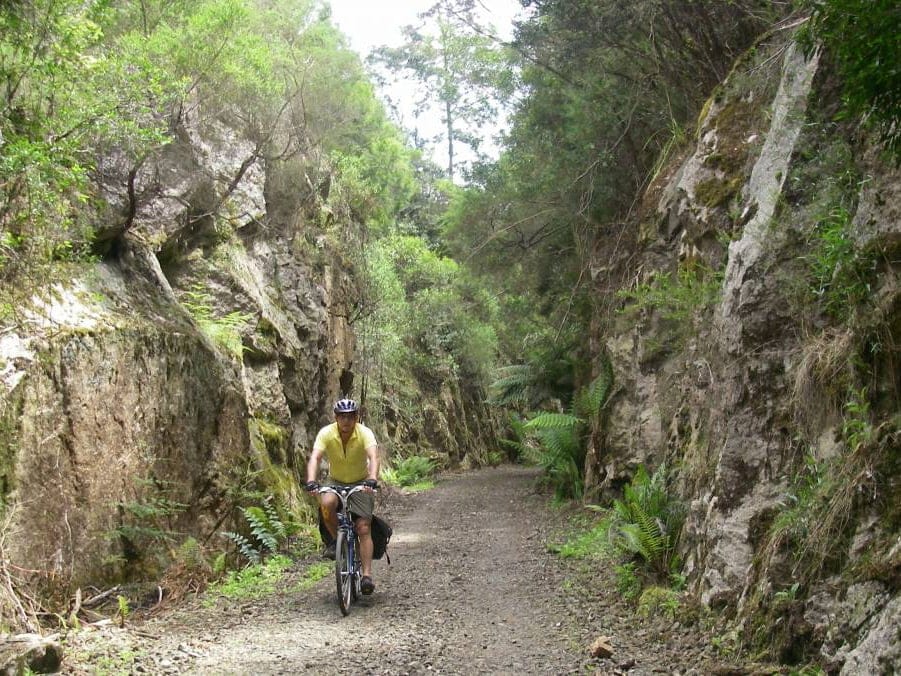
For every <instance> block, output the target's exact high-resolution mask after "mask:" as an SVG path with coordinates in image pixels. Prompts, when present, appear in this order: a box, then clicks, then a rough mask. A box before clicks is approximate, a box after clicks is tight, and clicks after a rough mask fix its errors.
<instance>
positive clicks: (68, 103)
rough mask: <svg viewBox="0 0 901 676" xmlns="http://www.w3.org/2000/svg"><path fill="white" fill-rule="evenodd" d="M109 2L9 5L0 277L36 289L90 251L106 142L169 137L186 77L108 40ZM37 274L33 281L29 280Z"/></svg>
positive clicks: (132, 148) (0, 47) (132, 151)
mask: <svg viewBox="0 0 901 676" xmlns="http://www.w3.org/2000/svg"><path fill="white" fill-rule="evenodd" d="M103 5H104V3H100V2H76V1H74V0H35V1H34V2H28V3H20V2H11V3H3V4H2V5H0V72H2V74H3V81H4V83H5V86H4V91H3V94H2V104H3V105H2V107H0V139H2V141H0V177H2V178H0V283H2V284H3V285H4V287H6V290H7V292H17V293H18V292H19V291H20V290H21V291H22V292H24V293H28V291H29V290H30V291H31V292H34V289H35V288H37V287H38V286H39V284H38V283H37V282H36V281H35V280H39V279H41V278H42V277H45V276H46V267H47V266H49V265H51V264H53V263H54V262H56V261H58V260H61V259H71V258H73V257H74V258H79V257H82V256H84V255H86V254H87V253H89V244H90V240H91V237H92V235H93V227H92V223H93V220H94V217H95V216H96V214H95V213H94V212H93V207H94V194H93V193H94V190H93V187H92V185H91V181H90V179H91V175H92V172H93V171H94V170H95V168H96V167H95V162H96V159H97V157H98V154H97V150H98V148H100V149H103V148H108V147H110V146H111V145H115V146H118V147H119V148H120V149H122V150H123V151H124V153H125V155H126V157H128V158H132V157H137V156H143V155H145V154H146V153H148V152H149V151H150V150H151V149H152V148H155V147H158V146H159V144H160V143H161V142H162V140H163V139H164V137H165V129H166V121H165V119H164V117H162V116H160V115H159V114H158V109H159V108H160V107H164V106H166V105H167V103H168V102H170V101H171V100H172V97H173V93H174V92H175V91H176V90H177V85H173V84H172V83H171V82H170V81H167V79H166V78H165V77H164V75H163V74H162V73H161V71H159V69H156V68H154V67H151V66H149V65H148V64H147V63H146V62H144V61H140V60H138V61H132V60H131V59H130V58H129V55H128V54H125V53H123V52H120V51H119V50H116V49H110V50H107V49H104V48H103V47H104V46H103V31H102V24H101V21H102V16H103V14H102V11H101V10H102V8H103ZM26 280H28V284H27V285H26V287H25V288H24V289H20V284H21V283H22V282H24V281H26Z"/></svg>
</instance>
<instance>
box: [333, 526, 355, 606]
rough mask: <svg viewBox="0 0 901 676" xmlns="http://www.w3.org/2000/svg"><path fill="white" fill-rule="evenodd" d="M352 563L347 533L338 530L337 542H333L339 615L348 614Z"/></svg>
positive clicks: (351, 592)
mask: <svg viewBox="0 0 901 676" xmlns="http://www.w3.org/2000/svg"><path fill="white" fill-rule="evenodd" d="M353 577H354V576H353V561H352V560H351V558H350V541H349V540H348V538H347V533H345V532H344V531H343V530H340V529H339V530H338V540H337V542H335V582H336V583H337V587H338V605H339V606H340V608H341V613H342V614H344V615H347V613H349V612H350V604H351V602H352V600H353V599H352V594H353V585H354V579H353Z"/></svg>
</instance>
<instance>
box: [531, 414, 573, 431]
mask: <svg viewBox="0 0 901 676" xmlns="http://www.w3.org/2000/svg"><path fill="white" fill-rule="evenodd" d="M584 422H585V421H584V420H582V419H581V418H579V417H577V416H574V415H571V414H569V413H551V412H549V411H543V412H541V413H538V414H537V415H536V416H535V417H533V418H531V419H530V420H529V421H528V422H527V423H526V424H525V428H526V429H527V430H547V429H557V430H559V429H573V428H575V427H576V426H578V425H580V424H582V423H584Z"/></svg>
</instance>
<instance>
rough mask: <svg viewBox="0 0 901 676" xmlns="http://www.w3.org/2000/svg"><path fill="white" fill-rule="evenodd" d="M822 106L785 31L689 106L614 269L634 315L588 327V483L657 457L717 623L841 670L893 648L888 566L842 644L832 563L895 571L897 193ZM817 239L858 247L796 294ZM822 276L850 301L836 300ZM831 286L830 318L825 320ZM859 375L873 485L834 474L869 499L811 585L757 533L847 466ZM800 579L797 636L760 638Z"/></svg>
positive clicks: (847, 606) (824, 83)
mask: <svg viewBox="0 0 901 676" xmlns="http://www.w3.org/2000/svg"><path fill="white" fill-rule="evenodd" d="M837 103H838V92H837V89H836V88H835V84H834V82H832V81H831V77H830V76H829V73H828V69H827V68H824V67H823V65H822V64H821V63H820V57H819V55H818V54H813V55H811V56H810V57H809V58H808V57H805V56H804V55H803V54H802V53H801V52H800V50H799V49H798V48H797V47H796V46H795V45H794V43H793V42H792V39H791V36H790V35H775V36H773V37H770V38H768V39H766V40H764V41H763V42H762V43H761V44H760V45H758V46H757V47H756V48H755V50H754V51H753V52H752V53H750V54H749V55H748V56H747V57H746V58H745V59H744V60H743V61H742V62H741V63H739V64H737V65H736V67H735V69H734V71H733V72H732V74H731V75H730V76H729V79H728V80H727V81H726V82H725V83H724V84H723V85H722V86H721V87H720V89H719V90H718V91H717V92H716V93H715V94H714V96H713V97H712V98H711V100H710V101H709V102H708V104H707V106H705V109H704V111H703V113H702V116H701V119H700V121H699V130H698V137H697V144H696V145H695V146H694V147H693V148H690V149H689V150H688V151H687V152H686V153H684V154H683V156H682V157H681V158H680V159H678V160H677V161H676V162H674V163H672V164H671V166H670V167H669V169H668V172H669V173H668V174H664V175H663V176H661V177H660V178H658V180H657V182H656V184H655V185H654V186H652V188H651V190H649V193H648V195H647V196H646V200H645V211H644V216H643V220H642V222H641V223H639V224H637V225H638V228H639V235H638V237H637V242H636V247H637V248H638V249H639V251H640V252H641V254H640V257H639V259H638V260H639V263H638V266H637V267H636V266H635V264H634V259H633V261H632V262H630V263H628V264H625V263H624V264H623V265H622V266H621V267H620V269H619V270H618V272H619V273H620V275H621V278H624V279H628V280H630V282H629V284H627V285H624V286H620V289H625V290H626V292H627V293H626V295H627V296H628V297H629V298H631V299H633V301H634V299H635V298H638V301H637V302H623V303H622V305H621V308H620V311H619V313H618V314H611V315H610V316H608V317H607V318H605V319H604V320H603V321H602V322H601V323H602V324H604V325H605V326H606V327H607V328H606V329H605V332H606V334H607V340H606V343H605V346H604V348H605V351H606V354H607V355H608V357H609V358H610V360H611V361H612V363H613V367H614V371H615V374H616V379H617V388H616V390H615V394H614V396H613V398H612V399H611V401H610V403H609V405H608V408H609V411H608V425H607V429H606V436H605V439H604V444H603V448H602V449H601V450H600V451H599V452H598V453H596V454H595V455H594V456H590V457H591V462H592V465H593V466H591V467H588V468H586V469H587V473H588V475H589V476H592V477H597V483H596V485H595V486H593V487H592V489H593V491H594V493H595V494H598V493H602V492H603V491H604V490H605V488H607V487H615V486H616V485H617V484H618V483H619V482H621V481H623V480H626V479H627V477H628V476H629V475H630V473H631V472H632V471H633V470H634V468H635V467H636V466H637V465H638V464H639V463H646V464H651V465H653V466H658V465H660V464H663V463H665V464H667V466H669V467H670V468H671V469H672V476H674V478H675V481H676V485H675V486H674V490H676V491H677V492H678V493H679V494H680V495H681V496H682V497H683V498H684V500H685V501H686V503H687V504H688V505H690V511H689V517H688V521H687V524H686V530H685V533H684V535H683V544H682V546H683V553H684V557H685V564H686V566H685V572H686V573H687V575H688V578H689V583H690V585H691V588H692V589H693V591H694V592H696V593H697V595H698V596H699V597H700V599H701V600H702V601H703V602H704V603H706V604H709V605H712V606H716V607H722V608H726V609H728V611H729V612H730V613H731V614H732V616H734V617H736V618H737V619H738V620H740V621H741V623H742V625H741V626H742V628H743V631H744V632H745V636H746V640H747V641H748V642H755V641H759V642H761V643H764V642H765V641H764V640H763V639H764V638H767V639H770V638H773V636H776V637H777V638H778V640H776V641H775V643H777V645H776V650H777V651H778V650H781V651H782V655H781V656H782V657H783V658H785V659H789V658H790V657H792V656H795V657H796V658H797V657H799V656H800V654H801V653H803V652H804V651H807V654H809V653H810V651H813V652H816V651H817V650H822V652H823V655H826V656H827V658H828V660H832V664H833V665H834V666H835V667H836V668H840V667H841V666H842V665H845V668H846V669H851V670H852V671H853V669H852V668H851V665H852V664H858V665H859V664H861V662H855V660H857V659H861V660H864V662H863V663H866V660H868V659H877V660H878V659H882V660H888V661H887V662H885V664H894V665H895V667H897V666H898V660H899V652H898V642H897V636H895V637H894V639H893V640H891V639H890V640H888V641H886V640H885V630H884V625H885V624H886V623H888V622H891V621H892V617H895V616H896V615H897V596H896V594H897V586H896V582H892V581H891V580H892V579H894V580H895V581H896V580H897V577H896V576H895V577H893V575H894V574H888V575H886V574H884V573H883V574H881V577H880V581H879V582H872V581H870V582H868V583H867V584H875V589H876V590H877V592H876V598H878V599H879V601H878V602H874V603H872V604H871V605H870V607H869V611H868V612H867V613H866V617H863V618H858V619H859V620H860V621H858V622H857V623H856V624H855V628H854V630H853V631H845V632H844V634H843V633H842V631H840V629H839V628H840V627H842V626H844V627H845V630H847V628H848V626H849V624H850V623H851V621H850V620H848V616H849V614H851V613H853V611H852V610H851V608H852V607H853V606H854V604H853V603H851V602H846V601H844V600H843V599H845V598H846V595H847V594H848V593H849V590H852V591H853V590H855V589H856V587H855V585H857V584H859V582H858V581H857V580H856V579H854V578H853V576H849V575H844V576H843V575H842V574H841V569H844V570H849V569H850V568H852V567H854V566H855V565H857V564H861V562H862V558H861V557H863V556H864V553H863V549H862V548H861V547H860V544H861V542H868V543H870V544H873V543H876V542H879V543H880V546H883V547H884V549H883V550H882V551H881V552H880V554H879V556H880V557H882V558H880V561H882V564H883V565H884V566H886V567H887V568H888V569H889V570H897V565H898V552H897V549H898V548H897V545H896V546H895V547H894V550H892V548H891V541H892V539H893V538H894V539H895V540H896V539H897V523H896V522H895V523H893V522H892V521H891V518H888V517H886V507H885V505H886V503H888V504H895V505H897V500H898V497H897V484H896V479H894V478H893V477H892V476H890V475H886V474H887V472H886V470H887V466H886V465H885V462H890V461H888V460H886V458H889V457H891V456H892V455H894V454H896V453H897V448H898V443H899V439H898V433H897V429H898V420H897V412H898V403H897V402H898V393H899V376H898V369H897V364H898V361H897V358H898V344H899V342H898V341H899V312H898V310H899V305H901V294H899V286H898V282H897V278H898V272H899V255H898V254H899V241H901V218H899V209H901V199H899V197H901V196H899V187H898V186H899V183H901V182H899V174H898V172H897V170H896V169H894V168H893V167H892V166H891V165H889V164H886V163H884V162H883V161H882V160H880V159H879V158H878V157H877V153H876V152H874V151H873V149H872V148H869V147H868V146H867V145H866V141H865V140H862V138H861V137H860V136H859V135H858V134H857V133H855V131H854V130H853V129H852V128H851V127H843V126H842V125H840V124H836V123H835V122H833V116H834V113H835V110H836V106H837ZM832 225H841V226H842V228H843V232H844V233H845V234H846V238H845V239H844V240H842V241H844V242H846V243H847V242H851V241H853V242H854V243H855V247H856V250H858V251H863V252H866V253H865V254H862V255H861V256H860V257H858V258H855V259H853V260H852V259H851V257H850V256H849V257H848V259H847V260H844V261H841V262H839V263H838V265H837V267H836V268H835V270H834V271H833V272H831V273H830V274H831V275H832V280H831V283H832V286H830V280H829V279H822V278H819V284H820V287H819V288H813V287H816V284H817V282H816V281H814V278H815V277H816V273H815V272H812V270H814V269H815V268H816V265H817V264H818V262H821V261H823V260H824V259H826V258H829V256H834V254H835V250H834V249H829V246H832V245H834V242H832V243H831V244H830V245H829V246H826V245H824V239H826V235H824V233H825V232H827V231H828V232H829V233H831V234H830V235H829V236H830V237H838V235H837V233H838V229H835V228H833V230H828V229H829V228H830V227H831V226H832ZM849 249H850V247H849V248H848V249H846V251H847V250H849ZM830 251H831V253H829V252H830ZM861 258H863V259H865V265H863V264H861ZM830 261H832V259H830ZM832 262H834V261H832ZM852 264H853V265H861V270H863V268H866V271H865V272H861V273H860V274H859V275H857V276H855V277H854V280H853V284H852V283H851V282H850V281H849V280H848V279H847V278H845V279H842V278H840V275H841V274H842V270H841V268H842V266H845V267H844V270H845V271H847V270H848V269H849V266H850V265H852ZM677 270H679V271H680V272H678V273H677V272H676V271H677ZM654 275H657V277H655V276H654ZM680 275H682V276H681V277H680ZM611 276H612V275H611ZM664 278H665V279H667V280H669V281H668V282H667V284H669V286H668V287H667V288H665V289H664V290H665V293H664V294H661V296H658V297H657V300H656V301H654V302H647V301H646V300H645V302H642V299H641V293H640V291H636V289H637V287H636V285H637V284H639V283H641V282H646V283H649V284H651V285H652V286H653V285H657V287H658V288H661V282H660V280H661V279H664ZM840 282H841V283H842V284H845V283H847V284H848V285H849V286H853V285H860V289H859V290H860V291H861V293H859V294H858V295H857V296H855V297H854V298H853V299H852V298H851V297H850V295H841V294H840V293H839V291H838V289H839V286H838V285H839V283H840ZM607 283H608V284H609V283H610V282H609V281H608V282H607ZM645 288H647V287H645ZM607 291H609V289H607ZM818 293H819V297H817V294H818ZM842 293H844V292H842ZM829 294H837V295H835V296H830V297H831V298H832V299H833V300H834V301H835V303H836V304H841V303H844V304H845V305H844V306H843V307H842V308H839V307H837V306H832V307H831V310H830V311H829V312H824V311H823V307H824V304H823V303H824V299H825V298H826V297H827V296H829ZM660 297H663V298H664V299H665V300H662V301H661V300H660ZM855 364H856V365H855ZM864 372H865V373H866V374H867V375H866V376H865V378H866V383H865V386H866V387H867V392H868V395H867V396H868V401H869V402H871V408H869V409H868V414H869V416H870V417H869V419H868V421H867V423H866V424H867V425H870V427H869V428H868V429H870V430H874V432H873V435H872V436H871V437H869V438H868V439H869V441H868V443H869V444H870V448H872V449H874V450H872V457H874V458H882V459H883V460H880V461H877V460H873V461H872V462H871V463H870V465H869V471H871V472H873V478H872V480H869V479H866V478H862V476H863V475H860V476H858V475H854V477H853V479H852V478H851V477H847V476H846V477H842V476H841V475H839V476H838V477H837V480H838V481H842V480H847V481H859V484H858V485H857V488H858V489H859V490H860V491H861V492H862V493H866V492H867V491H870V493H869V498H864V497H862V496H858V497H857V498H855V499H854V500H851V499H850V497H849V498H848V500H847V505H846V506H847V509H848V514H847V519H836V521H835V522H834V523H831V526H834V527H835V533H833V536H834V537H835V538H841V539H842V542H845V538H849V539H848V540H847V542H845V544H843V545H842V546H840V547H839V548H838V549H837V550H836V551H837V552H838V554H837V556H838V559H840V562H836V561H832V563H829V564H826V563H825V562H823V561H820V562H819V565H820V569H819V571H818V572H817V573H816V574H813V573H810V572H809V570H810V569H807V568H804V566H806V565H807V564H808V563H809V559H810V558H811V557H810V556H809V552H801V553H800V554H799V552H797V551H792V548H793V547H794V545H792V544H790V543H791V542H792V541H791V539H790V538H788V536H785V535H784V534H782V535H780V534H778V532H777V531H778V529H777V528H776V527H775V526H774V520H775V517H776V516H777V515H779V514H788V512H787V510H788V509H789V507H790V506H791V501H792V500H797V499H798V497H797V496H798V494H799V489H798V485H799V477H807V475H806V474H805V473H804V472H805V470H804V466H805V463H808V466H811V465H813V466H817V467H821V468H823V467H827V463H828V462H829V461H830V459H833V458H837V457H841V456H842V454H845V455H847V456H849V459H848V461H847V463H845V466H846V467H848V466H850V465H852V464H853V463H854V462H857V460H858V459H859V455H861V454H863V453H864V452H863V451H859V452H858V453H857V454H855V453H854V452H851V451H849V448H850V445H849V441H848V439H849V435H848V429H847V426H848V420H849V417H848V416H849V413H848V410H849V409H848V407H849V405H850V404H849V403H848V402H849V401H851V400H855V399H854V396H853V395H851V394H849V392H851V391H853V390H854V384H855V383H856V384H857V386H858V387H860V386H861V381H860V380H856V379H857V378H861V377H863V376H862V375H861V374H862V373H864ZM858 393H859V391H858ZM892 446H893V447H894V451H892V450H890V449H891V447H892ZM858 448H862V446H858ZM879 462H883V465H881V466H879V468H878V469H877V467H876V465H878V463H879ZM841 464H842V462H839V463H836V465H841ZM836 465H829V466H836ZM861 467H863V468H864V469H862V470H861V471H864V472H865V471H867V470H866V469H865V468H866V467H867V462H862V464H861ZM880 472H882V473H883V474H882V475H880V476H878V477H877V476H875V475H876V474H879V473H880ZM804 480H806V479H804ZM802 483H803V480H802ZM832 496H833V499H834V498H835V493H833V494H832ZM840 502H841V501H837V503H840ZM892 509H897V507H894V508H889V509H888V511H889V512H891V510H892ZM795 516H797V515H795ZM839 522H841V523H840V524H839ZM849 522H850V525H848V523H849ZM809 527H810V528H811V529H812V528H814V527H815V526H814V525H813V524H810V525H809ZM855 543H857V544H855ZM886 543H888V546H885V545H886ZM833 555H835V552H833ZM799 561H801V562H802V564H799V563H798V562H799ZM799 569H805V570H808V574H807V575H806V576H802V574H801V573H800V572H799ZM797 580H801V581H802V583H803V585H804V587H802V588H801V589H800V590H799V591H798V588H797V587H796V591H798V597H797V602H796V607H794V608H793V610H792V611H791V613H792V614H791V617H790V618H789V619H786V620H785V625H786V626H788V625H791V629H790V630H789V629H786V631H787V632H789V631H790V632H794V634H795V637H794V638H788V637H783V636H780V631H776V630H774V631H772V632H769V630H765V631H764V632H760V631H757V626H756V625H755V623H758V622H761V621H765V620H766V619H767V618H769V620H770V621H773V620H774V619H775V615H773V614H772V613H774V612H775V610H774V608H775V605H776V604H775V602H773V601H772V599H773V596H774V594H775V593H776V592H778V591H780V590H785V589H788V588H789V587H790V586H791V584H792V582H793V581H797ZM871 591H872V590H871ZM822 594H825V595H826V596H827V597H828V598H830V599H831V605H829V607H828V611H827V612H823V611H822V608H821V607H820V609H819V614H817V612H814V611H812V610H811V608H812V607H813V606H814V605H815V604H813V603H812V602H810V601H807V602H806V603H805V602H804V600H803V599H805V598H809V597H808V595H810V596H812V597H816V598H818V599H819V601H818V602H817V603H819V604H820V605H821V606H822V603H823V598H824V596H823V595H822ZM818 595H819V596H818ZM868 598H873V597H872V596H868ZM892 598H894V599H895V601H891V602H890V600H891V599H892ZM783 610H784V609H783ZM768 613H770V614H769V615H768ZM780 622H782V620H780ZM842 623H845V624H842ZM880 627H883V628H882V629H880ZM770 629H772V626H771V627H770ZM755 632H756V635H755ZM767 632H769V633H770V636H768V637H764V636H763V634H766V633H767ZM880 632H881V634H882V636H883V640H882V642H881V643H880V642H879V639H877V638H874V637H875V636H877V635H879V634H880ZM868 642H869V643H868ZM858 644H860V645H868V646H869V647H868V648H867V649H866V654H867V656H866V657H862V656H860V655H857V654H855V653H853V652H852V651H853V650H854V649H855V646H857V645H858ZM877 644H878V646H877ZM849 654H851V655H852V658H851V659H849V657H848V655H849ZM874 656H875V657H874ZM874 664H875V662H874Z"/></svg>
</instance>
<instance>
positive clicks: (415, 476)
mask: <svg viewBox="0 0 901 676" xmlns="http://www.w3.org/2000/svg"><path fill="white" fill-rule="evenodd" d="M436 469H437V466H436V465H435V461H434V460H432V459H431V458H427V457H425V456H423V455H411V456H410V457H408V458H402V459H401V460H400V461H399V462H398V463H397V466H396V467H394V468H391V467H386V468H384V469H382V471H381V478H382V480H383V481H385V482H387V483H389V484H393V485H395V486H403V487H414V486H419V485H422V484H425V483H430V482H431V480H432V477H433V475H434V474H435V471H436Z"/></svg>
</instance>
